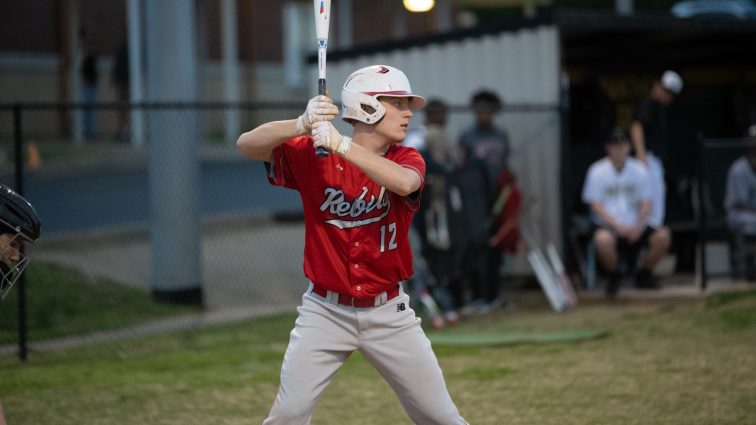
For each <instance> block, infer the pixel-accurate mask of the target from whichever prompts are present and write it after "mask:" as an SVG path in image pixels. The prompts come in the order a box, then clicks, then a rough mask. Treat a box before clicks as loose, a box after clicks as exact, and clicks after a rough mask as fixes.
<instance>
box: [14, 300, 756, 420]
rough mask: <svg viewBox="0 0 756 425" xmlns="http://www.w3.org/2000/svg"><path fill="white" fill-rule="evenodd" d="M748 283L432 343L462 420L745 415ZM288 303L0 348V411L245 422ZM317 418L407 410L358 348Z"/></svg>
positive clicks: (503, 314)
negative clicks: (522, 337) (192, 323)
mask: <svg viewBox="0 0 756 425" xmlns="http://www.w3.org/2000/svg"><path fill="white" fill-rule="evenodd" d="M755 295H756V292H750V293H745V294H739V295H727V296H722V297H715V298H710V299H708V300H687V301H681V300H664V301H646V302H641V301H632V302H631V301H627V302H614V303H605V302H603V301H601V302H598V301H594V302H583V304H581V306H579V308H578V309H576V310H574V311H572V312H569V313H566V314H561V315H558V314H554V313H552V312H550V311H549V310H547V309H546V307H545V306H539V305H536V306H533V307H528V308H521V309H519V310H515V311H497V312H495V313H493V314H492V315H488V316H483V317H479V318H474V319H468V320H466V321H465V322H463V323H462V324H461V325H460V327H459V328H458V330H457V331H462V332H464V331H466V332H470V333H474V332H483V333H484V332H512V333H515V334H516V333H524V332H536V331H537V332H557V331H561V330H570V329H596V330H600V331H602V332H605V336H604V337H603V338H599V339H591V340H586V341H583V342H577V343H576V342H573V343H528V344H517V345H500V346H468V347H454V346H439V347H436V353H437V355H438V357H439V361H440V363H441V366H442V368H443V369H444V373H445V376H446V380H447V385H448V387H449V390H450V392H451V393H452V396H453V398H454V400H455V402H456V404H457V406H458V407H459V408H460V410H461V412H462V413H463V415H464V416H465V417H466V419H467V420H468V421H469V422H470V423H471V424H476V425H482V424H515V425H517V424H539V425H541V424H543V425H548V424H559V425H562V424H575V425H587V424H602V425H603V424H612V425H615V424H643V425H646V424H664V425H683V424H684V425H708V424H711V425H714V424H717V425H728V424H733V425H735V424H738V425H741V424H753V423H756V413H755V412H756V397H754V396H753V395H754V394H756V379H755V378H754V376H756V375H754V371H756V356H754V352H756V320H754V312H756V296H755ZM294 318H295V316H294V314H286V315H280V316H275V317H268V318H263V319H258V320H254V321H249V322H245V323H241V324H236V325H231V326H221V327H216V328H209V329H203V330H199V331H194V332H180V333H175V334H171V335H167V336H159V337H158V336H155V337H149V338H143V339H139V340H130V341H121V342H118V343H111V344H102V345H97V346H88V347H80V348H77V349H71V350H68V351H64V352H56V353H33V355H32V356H31V358H30V360H29V361H28V362H27V363H20V362H19V361H18V360H17V359H14V358H0V400H2V403H3V406H4V408H5V412H6V416H7V418H8V423H12V424H16V425H23V424H105V425H109V424H188V425H192V424H255V423H261V422H262V420H263V418H264V417H265V415H266V413H267V411H268V409H269V408H270V406H271V404H272V402H273V399H274V397H275V394H276V389H277V386H278V373H279V368H280V365H281V360H282V356H283V352H284V350H285V348H286V344H287V342H288V331H289V329H290V328H291V326H293V321H294ZM313 423H314V424H334V425H336V424H338V425H343V424H364V425H371V424H375V425H378V424H386V425H388V424H409V423H410V422H409V420H408V419H407V417H406V415H405V414H404V412H403V410H402V409H401V406H400V404H399V402H398V400H397V399H396V397H395V396H394V395H393V393H392V392H391V390H390V388H389V387H388V385H387V384H386V383H385V382H384V381H383V380H382V379H381V378H380V377H379V376H378V374H377V373H376V372H375V370H374V369H372V367H370V365H369V364H368V363H367V362H366V361H365V360H364V358H363V357H362V356H361V355H359V354H358V353H357V354H355V355H353V356H352V357H351V358H350V360H349V361H348V362H347V363H346V365H344V367H343V368H342V370H340V371H339V373H338V374H337V376H336V378H335V379H334V381H333V382H332V383H331V385H330V386H329V387H328V388H327V389H326V391H325V393H324V395H323V397H322V398H321V400H320V402H319V404H318V408H317V409H316V411H315V416H314V419H313Z"/></svg>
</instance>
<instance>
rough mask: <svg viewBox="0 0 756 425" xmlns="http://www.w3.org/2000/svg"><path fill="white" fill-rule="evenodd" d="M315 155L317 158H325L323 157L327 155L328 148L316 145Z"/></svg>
mask: <svg viewBox="0 0 756 425" xmlns="http://www.w3.org/2000/svg"><path fill="white" fill-rule="evenodd" d="M315 156H317V157H318V158H325V157H327V156H328V149H326V148H324V147H322V146H318V148H317V149H315Z"/></svg>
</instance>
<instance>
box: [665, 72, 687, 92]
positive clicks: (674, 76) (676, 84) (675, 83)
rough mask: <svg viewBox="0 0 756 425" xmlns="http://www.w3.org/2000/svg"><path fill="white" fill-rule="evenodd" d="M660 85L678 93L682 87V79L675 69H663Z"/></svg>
mask: <svg viewBox="0 0 756 425" xmlns="http://www.w3.org/2000/svg"><path fill="white" fill-rule="evenodd" d="M661 85H662V87H664V88H665V89H667V90H669V91H670V92H672V93H674V94H680V92H681V91H682V88H683V80H682V78H680V74H678V73H676V72H675V71H664V74H662V77H661Z"/></svg>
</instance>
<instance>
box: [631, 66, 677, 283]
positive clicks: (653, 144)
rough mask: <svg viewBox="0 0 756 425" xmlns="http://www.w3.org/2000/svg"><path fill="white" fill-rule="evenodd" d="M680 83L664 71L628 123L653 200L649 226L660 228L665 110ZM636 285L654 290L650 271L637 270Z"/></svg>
mask: <svg viewBox="0 0 756 425" xmlns="http://www.w3.org/2000/svg"><path fill="white" fill-rule="evenodd" d="M682 88H683V80H682V78H681V77H680V75H679V74H678V73H676V72H675V71H669V70H668V71H664V73H663V74H662V75H661V77H660V78H659V79H658V80H656V81H654V84H653V86H652V87H651V92H650V94H649V96H648V97H647V98H646V99H643V100H642V101H641V102H640V103H639V104H638V106H637V107H636V109H635V112H634V114H633V120H632V123H631V124H630V138H631V140H632V143H633V149H634V150H635V157H636V158H637V159H638V160H640V161H641V162H642V163H643V164H644V165H645V166H646V167H647V170H648V173H649V175H650V177H651V183H652V184H651V186H652V200H651V214H650V216H649V218H648V224H649V225H650V226H653V227H660V226H662V225H663V224H664V216H665V213H666V211H665V209H666V196H667V193H666V185H665V180H664V163H665V161H666V158H667V150H668V147H669V126H668V123H667V114H666V108H667V106H669V105H670V104H671V103H672V102H673V101H674V99H675V96H677V95H678V94H680V92H681V91H682ZM636 286H638V287H657V286H658V285H657V284H656V283H655V280H654V279H653V276H652V275H651V271H650V270H640V271H639V273H638V275H637V276H636Z"/></svg>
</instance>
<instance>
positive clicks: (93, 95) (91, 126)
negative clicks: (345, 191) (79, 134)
mask: <svg viewBox="0 0 756 425" xmlns="http://www.w3.org/2000/svg"><path fill="white" fill-rule="evenodd" d="M79 37H80V42H81V48H82V54H83V60H82V62H81V67H80V68H79V74H80V75H81V81H82V90H83V98H82V101H83V102H84V104H85V106H84V137H85V138H86V140H87V141H91V140H93V139H94V132H95V111H94V108H93V107H92V106H91V104H92V103H95V102H97V78H98V73H97V54H96V53H95V51H94V49H93V46H92V34H91V32H90V29H89V26H87V25H82V26H81V28H80V29H79Z"/></svg>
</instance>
